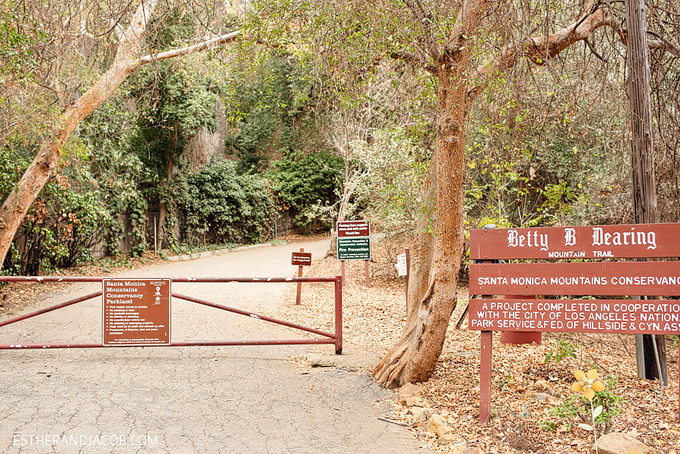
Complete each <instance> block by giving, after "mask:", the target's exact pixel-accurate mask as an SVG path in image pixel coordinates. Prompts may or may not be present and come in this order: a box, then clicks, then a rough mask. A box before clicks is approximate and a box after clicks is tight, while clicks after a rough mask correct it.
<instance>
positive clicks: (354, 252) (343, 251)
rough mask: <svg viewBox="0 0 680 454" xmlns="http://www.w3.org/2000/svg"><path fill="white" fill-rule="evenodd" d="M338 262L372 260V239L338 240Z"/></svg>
mask: <svg viewBox="0 0 680 454" xmlns="http://www.w3.org/2000/svg"><path fill="white" fill-rule="evenodd" d="M338 260H371V240H370V238H369V237H363V238H338Z"/></svg>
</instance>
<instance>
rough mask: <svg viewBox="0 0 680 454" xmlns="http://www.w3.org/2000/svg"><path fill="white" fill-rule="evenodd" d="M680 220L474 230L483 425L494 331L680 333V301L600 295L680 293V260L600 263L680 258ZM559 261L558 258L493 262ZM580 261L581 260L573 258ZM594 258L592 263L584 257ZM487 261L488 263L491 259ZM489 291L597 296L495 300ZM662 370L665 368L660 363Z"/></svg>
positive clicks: (473, 315)
mask: <svg viewBox="0 0 680 454" xmlns="http://www.w3.org/2000/svg"><path fill="white" fill-rule="evenodd" d="M678 238H680V224H636V225H613V226H589V227H546V228H524V229H485V230H472V231H471V232H470V259H472V260H480V261H482V263H473V264H471V265H470V295H471V298H472V295H479V296H480V298H478V299H470V304H469V315H468V329H471V330H480V331H482V333H481V346H480V348H481V355H480V356H481V364H480V371H481V372H480V399H479V401H480V411H479V420H480V422H482V423H483V422H486V421H488V418H489V415H490V410H491V408H490V406H491V370H492V368H491V347H492V343H491V340H492V332H493V331H537V332H569V333H613V334H643V333H644V334H653V335H665V334H672V335H677V334H680V301H677V300H627V299H611V300H610V299H596V298H597V297H601V296H633V295H635V296H638V295H654V296H677V295H680V261H663V262H662V261H656V262H639V261H626V262H624V261H617V262H611V261H600V259H609V258H640V257H644V258H663V257H679V256H680V242H678V241H677V239H678ZM503 259H510V260H513V259H543V260H549V259H559V260H561V261H560V262H554V263H545V262H541V263H490V262H489V261H492V260H503ZM569 259H579V262H569V261H568V260H569ZM584 259H587V260H590V261H587V262H583V261H582V260H584ZM484 261H486V263H484ZM489 295H560V296H569V295H574V296H583V295H593V297H594V298H593V299H588V300H583V299H518V298H514V299H513V298H508V299H494V298H492V297H490V296H489ZM657 367H658V368H659V369H661V365H660V364H658V363H657Z"/></svg>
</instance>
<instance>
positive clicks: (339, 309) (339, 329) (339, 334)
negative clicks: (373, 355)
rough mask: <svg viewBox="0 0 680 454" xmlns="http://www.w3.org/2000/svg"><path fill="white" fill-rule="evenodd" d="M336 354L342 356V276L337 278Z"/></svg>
mask: <svg viewBox="0 0 680 454" xmlns="http://www.w3.org/2000/svg"><path fill="white" fill-rule="evenodd" d="M335 354H336V355H342V276H335Z"/></svg>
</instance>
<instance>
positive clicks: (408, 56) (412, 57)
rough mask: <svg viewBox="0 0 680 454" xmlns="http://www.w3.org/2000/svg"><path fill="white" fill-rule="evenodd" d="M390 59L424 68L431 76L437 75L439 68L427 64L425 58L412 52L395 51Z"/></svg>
mask: <svg viewBox="0 0 680 454" xmlns="http://www.w3.org/2000/svg"><path fill="white" fill-rule="evenodd" d="M390 58H392V59H393V60H401V61H403V62H406V63H408V64H409V65H412V66H416V67H418V68H422V69H424V70H425V71H427V72H429V73H431V74H435V73H436V72H437V68H436V67H435V66H434V65H433V64H432V63H429V62H427V61H426V60H424V59H423V58H420V57H419V56H418V55H416V54H414V53H411V52H406V51H395V52H392V53H391V54H390Z"/></svg>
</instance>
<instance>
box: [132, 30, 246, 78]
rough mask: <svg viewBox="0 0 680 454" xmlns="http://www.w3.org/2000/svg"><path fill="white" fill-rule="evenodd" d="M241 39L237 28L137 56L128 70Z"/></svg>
mask: <svg viewBox="0 0 680 454" xmlns="http://www.w3.org/2000/svg"><path fill="white" fill-rule="evenodd" d="M241 39H242V38H241V31H240V30H237V31H235V32H231V33H227V34H226V35H222V36H217V37H215V38H212V39H209V40H207V41H203V42H202V43H198V44H194V45H192V46H188V47H182V48H180V49H173V50H169V51H166V52H161V53H159V54H152V55H146V56H144V57H141V58H138V59H137V60H134V61H131V62H130V70H131V71H132V70H134V69H136V68H138V67H140V66H143V65H146V64H148V63H157V62H159V61H163V60H168V59H170V58H176V57H181V56H183V55H189V54H194V53H197V52H201V51H203V50H206V49H209V48H211V47H219V46H223V45H224V44H227V43H230V42H234V41H239V40H241Z"/></svg>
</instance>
